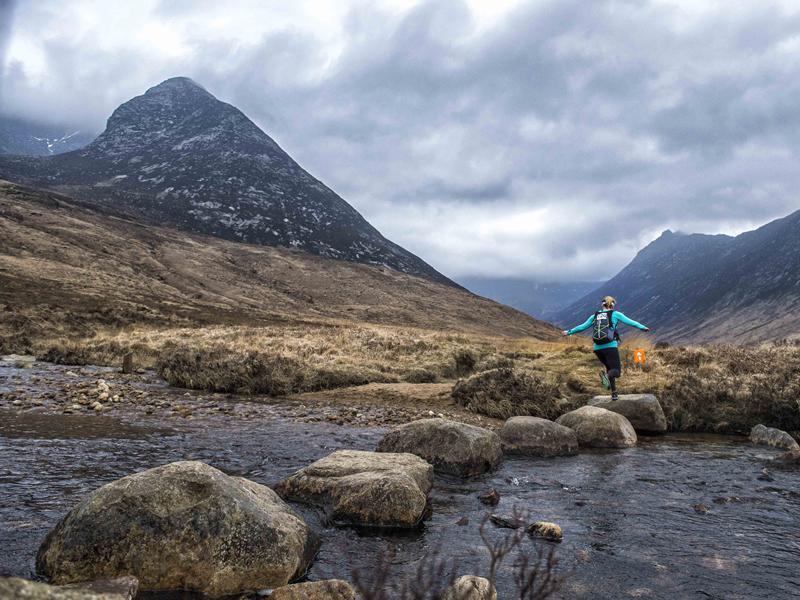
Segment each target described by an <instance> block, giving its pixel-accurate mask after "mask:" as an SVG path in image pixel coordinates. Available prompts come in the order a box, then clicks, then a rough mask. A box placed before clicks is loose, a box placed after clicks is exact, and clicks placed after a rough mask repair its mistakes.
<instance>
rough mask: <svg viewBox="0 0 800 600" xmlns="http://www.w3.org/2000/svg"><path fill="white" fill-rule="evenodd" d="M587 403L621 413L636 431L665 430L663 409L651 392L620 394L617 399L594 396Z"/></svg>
mask: <svg viewBox="0 0 800 600" xmlns="http://www.w3.org/2000/svg"><path fill="white" fill-rule="evenodd" d="M589 405H590V406H599V407H600V408H605V409H606V410H610V411H612V412H615V413H619V414H621V415H622V416H623V417H625V418H626V419H628V421H630V423H631V425H633V428H634V429H635V430H636V433H645V434H646V433H664V432H665V431H666V430H667V418H666V417H665V416H664V409H662V408H661V403H660V402H659V401H658V398H656V397H655V396H654V395H653V394H622V395H621V396H620V397H619V400H611V396H595V397H594V398H592V399H591V400H589Z"/></svg>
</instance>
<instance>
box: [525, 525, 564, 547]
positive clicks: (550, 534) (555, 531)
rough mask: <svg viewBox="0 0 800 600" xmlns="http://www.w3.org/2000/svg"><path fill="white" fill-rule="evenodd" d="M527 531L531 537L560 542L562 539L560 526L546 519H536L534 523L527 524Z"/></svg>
mask: <svg viewBox="0 0 800 600" xmlns="http://www.w3.org/2000/svg"><path fill="white" fill-rule="evenodd" d="M527 532H528V535H530V536H532V537H536V538H542V539H545V540H548V541H550V542H560V541H561V540H562V539H564V534H563V532H562V531H561V526H560V525H557V524H556V523H549V522H547V521H536V523H532V524H530V525H528V529H527Z"/></svg>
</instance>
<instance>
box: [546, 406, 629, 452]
mask: <svg viewBox="0 0 800 600" xmlns="http://www.w3.org/2000/svg"><path fill="white" fill-rule="evenodd" d="M556 423H558V424H559V425H564V426H566V427H569V428H570V429H572V430H574V431H575V433H576V434H577V436H578V444H580V445H581V446H586V447H590V448H630V447H632V446H635V445H636V439H637V438H636V431H634V429H633V426H632V425H631V424H630V422H629V421H628V419H626V418H625V417H624V416H622V415H620V414H619V413H615V412H611V411H610V410H606V409H605V408H600V407H599V406H581V407H580V408H579V409H577V410H573V411H572V412H568V413H566V414H564V415H561V416H560V417H559V418H558V419H556Z"/></svg>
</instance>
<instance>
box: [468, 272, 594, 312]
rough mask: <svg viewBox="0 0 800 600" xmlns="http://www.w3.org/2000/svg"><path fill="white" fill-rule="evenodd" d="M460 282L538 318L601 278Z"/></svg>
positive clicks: (506, 278) (499, 279)
mask: <svg viewBox="0 0 800 600" xmlns="http://www.w3.org/2000/svg"><path fill="white" fill-rule="evenodd" d="M458 282H459V283H460V284H461V285H463V286H464V287H465V288H467V289H468V290H470V291H472V292H475V293H476V294H478V295H480V296H484V297H486V298H491V299H492V300H497V301H498V302H501V303H502V304H507V305H508V306H513V307H514V308H516V309H518V310H521V311H522V312H525V313H528V314H529V315H531V316H533V317H536V318H537V319H548V318H549V317H550V316H551V315H552V314H554V313H557V312H558V311H559V310H561V309H562V308H563V307H564V306H568V305H570V304H572V303H573V302H574V301H575V300H577V299H578V298H581V297H583V296H584V295H585V294H586V293H588V292H589V291H591V290H594V289H596V288H597V286H598V285H600V282H598V281H576V282H569V283H559V282H540V281H533V280H530V279H520V278H512V277H460V278H458Z"/></svg>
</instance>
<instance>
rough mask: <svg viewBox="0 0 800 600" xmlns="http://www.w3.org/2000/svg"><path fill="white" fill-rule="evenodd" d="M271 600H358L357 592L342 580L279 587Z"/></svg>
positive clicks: (271, 596)
mask: <svg viewBox="0 0 800 600" xmlns="http://www.w3.org/2000/svg"><path fill="white" fill-rule="evenodd" d="M270 600H356V591H355V590H354V589H353V587H352V586H351V585H350V584H349V583H347V582H346V581H342V580H341V579H327V580H325V581H306V582H304V583H295V584H293V585H287V586H284V587H279V588H278V589H276V590H274V591H273V592H272V594H271V595H270Z"/></svg>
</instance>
